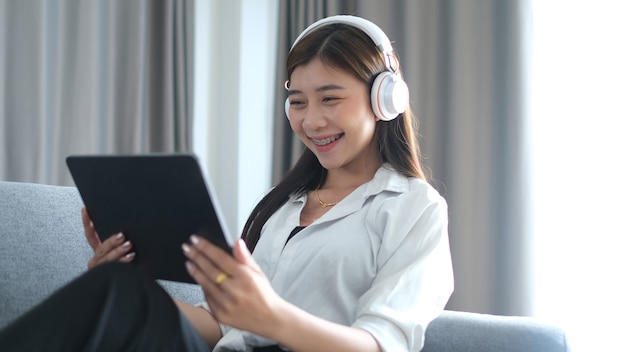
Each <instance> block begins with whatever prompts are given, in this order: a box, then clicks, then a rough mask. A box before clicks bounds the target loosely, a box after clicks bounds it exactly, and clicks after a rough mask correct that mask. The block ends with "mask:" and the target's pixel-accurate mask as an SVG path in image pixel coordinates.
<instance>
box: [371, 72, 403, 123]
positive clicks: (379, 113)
mask: <svg viewBox="0 0 626 352" xmlns="http://www.w3.org/2000/svg"><path fill="white" fill-rule="evenodd" d="M371 103H372V110H374V114H375V115H376V117H378V118H379V119H381V120H383V121H390V120H393V119H395V118H396V117H398V115H400V114H401V113H403V112H405V111H406V109H407V107H408V106H409V88H408V87H407V85H406V83H405V82H404V81H403V80H402V79H401V78H399V77H398V76H397V75H394V74H393V73H391V72H389V71H385V72H382V73H380V74H379V75H378V76H376V79H375V80H374V83H373V84H372V91H371Z"/></svg>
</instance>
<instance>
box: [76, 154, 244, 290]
mask: <svg viewBox="0 0 626 352" xmlns="http://www.w3.org/2000/svg"><path fill="white" fill-rule="evenodd" d="M66 162H67V165H68V167H69V169H70V172H71V174H72V177H73V179H74V182H75V183H76V186H77V188H78V190H79V192H80V195H81V197H82V199H83V202H84V203H85V207H86V208H87V211H88V213H89V215H90V216H91V219H92V222H93V223H94V227H95V229H96V231H97V232H98V235H99V236H100V238H101V240H102V241H104V240H105V239H106V238H108V237H110V236H111V235H114V234H117V233H119V232H123V233H124V234H125V236H126V238H127V239H128V240H130V241H131V243H132V244H133V250H134V252H135V253H136V257H135V259H134V260H133V263H135V264H136V265H139V267H140V268H141V269H142V270H143V271H145V272H146V273H148V274H149V275H151V276H152V277H154V278H155V279H164V280H173V281H181V282H193V279H192V278H191V277H190V276H189V275H188V274H187V271H186V269H185V265H184V263H185V261H186V258H185V257H184V255H183V252H182V249H181V245H182V243H183V242H187V241H188V239H189V236H190V235H191V234H197V235H200V236H203V237H205V238H207V239H209V240H210V241H211V242H213V243H214V244H216V245H217V246H219V247H221V248H222V249H224V250H225V251H227V252H229V253H230V252H231V248H232V245H233V241H234V239H233V237H231V236H230V234H229V232H228V230H227V229H226V226H225V223H224V221H223V216H222V215H221V210H220V208H219V205H218V203H217V199H216V197H215V193H214V192H213V190H212V187H211V184H210V181H209V180H207V181H206V182H205V179H204V177H203V174H202V171H201V169H200V167H199V165H198V162H197V160H196V158H195V157H194V156H193V155H189V154H149V155H127V156H120V155H110V156H93V155H92V156H89V155H83V156H70V157H68V158H67V160H66Z"/></svg>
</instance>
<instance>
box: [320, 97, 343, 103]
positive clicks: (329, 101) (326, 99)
mask: <svg viewBox="0 0 626 352" xmlns="http://www.w3.org/2000/svg"><path fill="white" fill-rule="evenodd" d="M336 100H339V98H336V97H324V98H322V102H324V103H332V102H334V101H336Z"/></svg>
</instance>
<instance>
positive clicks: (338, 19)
mask: <svg viewBox="0 0 626 352" xmlns="http://www.w3.org/2000/svg"><path fill="white" fill-rule="evenodd" d="M332 23H345V24H348V25H351V26H354V27H356V28H358V29H360V30H362V31H363V32H365V34H367V35H368V36H369V37H370V38H372V41H374V44H376V47H378V49H380V51H382V52H383V53H387V52H389V53H390V52H393V47H392V46H391V41H390V40H389V38H387V35H386V34H385V32H383V30H382V29H381V28H380V27H378V26H377V25H376V24H375V23H373V22H370V21H368V20H366V19H364V18H361V17H356V16H351V15H336V16H330V17H326V18H323V19H321V20H319V21H317V22H315V23H313V24H311V25H310V26H308V27H307V28H306V29H305V30H304V31H302V33H300V35H299V36H298V37H297V38H296V40H295V41H294V42H293V44H292V45H291V49H293V47H294V46H295V45H296V44H298V42H299V41H300V39H302V38H303V37H304V36H306V35H307V34H308V33H309V32H311V31H312V30H314V29H316V28H319V27H322V26H325V25H327V24H332Z"/></svg>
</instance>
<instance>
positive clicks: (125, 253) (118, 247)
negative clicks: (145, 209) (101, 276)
mask: <svg viewBox="0 0 626 352" xmlns="http://www.w3.org/2000/svg"><path fill="white" fill-rule="evenodd" d="M82 218H83V227H84V228H85V237H86V238H87V242H88V243H89V246H91V249H93V257H91V259H89V261H88V262H87V267H88V268H89V269H92V268H93V267H95V266H96V265H98V264H102V263H106V262H113V261H119V262H123V263H129V262H131V261H132V260H133V259H134V258H135V253H134V252H131V250H132V248H133V245H132V244H131V243H130V241H126V239H125V237H124V234H122V233H118V234H117V235H113V236H111V237H109V238H107V239H106V240H105V241H104V242H101V241H100V237H98V233H96V229H95V228H94V227H93V222H91V218H90V217H89V214H88V213H87V209H85V208H83V209H82Z"/></svg>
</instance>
